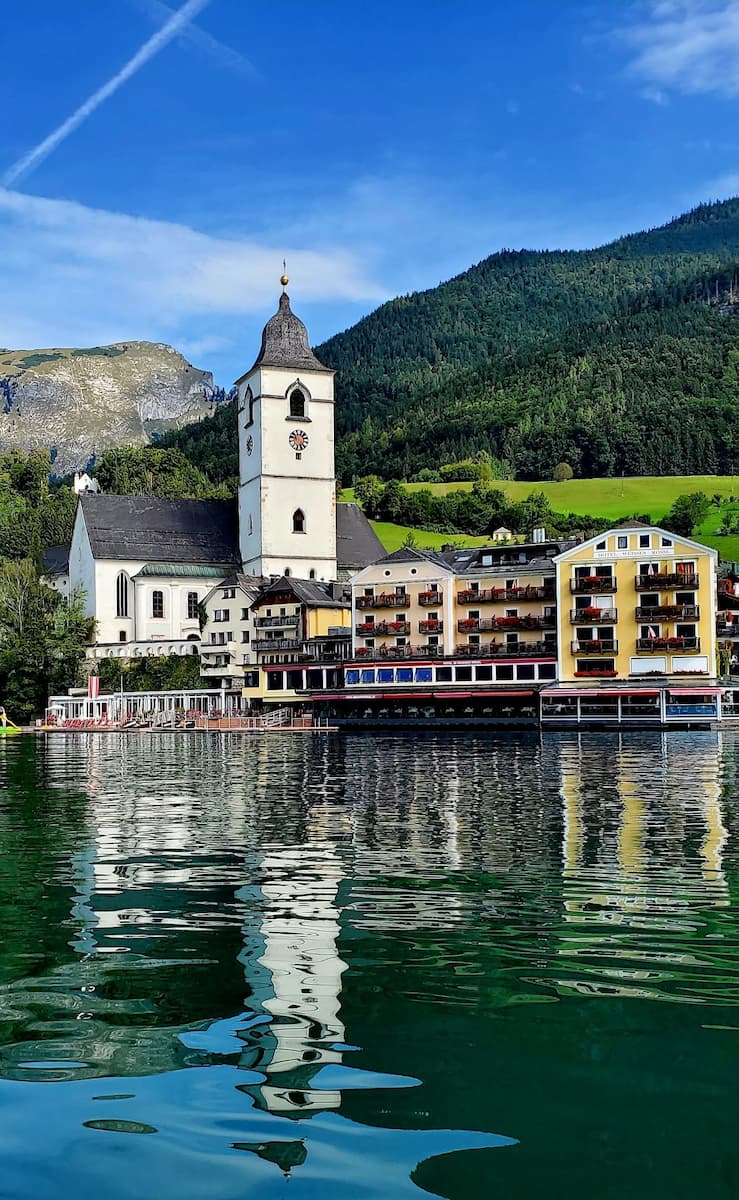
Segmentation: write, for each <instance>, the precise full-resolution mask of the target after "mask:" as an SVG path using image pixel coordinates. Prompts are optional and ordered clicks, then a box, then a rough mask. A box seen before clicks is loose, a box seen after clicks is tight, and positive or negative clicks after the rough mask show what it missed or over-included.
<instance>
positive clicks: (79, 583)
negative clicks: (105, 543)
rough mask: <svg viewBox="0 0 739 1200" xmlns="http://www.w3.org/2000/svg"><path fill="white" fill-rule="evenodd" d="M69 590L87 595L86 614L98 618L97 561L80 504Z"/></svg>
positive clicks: (71, 561)
mask: <svg viewBox="0 0 739 1200" xmlns="http://www.w3.org/2000/svg"><path fill="white" fill-rule="evenodd" d="M69 588H70V591H76V590H77V591H82V592H84V593H85V612H86V614H87V615H88V616H89V617H96V616H97V611H96V601H97V596H96V592H95V560H94V559H93V557H92V547H91V546H90V538H89V536H88V533H87V526H86V525H85V518H84V516H83V515H82V505H81V504H79V503H78V505H77V513H76V515H75V520H74V529H73V531H72V545H71V546H70V549H69Z"/></svg>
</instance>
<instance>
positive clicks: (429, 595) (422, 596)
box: [418, 592, 444, 608]
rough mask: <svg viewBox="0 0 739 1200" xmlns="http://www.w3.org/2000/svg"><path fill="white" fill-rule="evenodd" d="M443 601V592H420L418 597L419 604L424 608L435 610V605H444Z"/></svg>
mask: <svg viewBox="0 0 739 1200" xmlns="http://www.w3.org/2000/svg"><path fill="white" fill-rule="evenodd" d="M443 600H444V593H443V592H419V595H418V603H419V604H420V605H421V606H422V607H423V608H433V606H434V605H435V604H442V603H443Z"/></svg>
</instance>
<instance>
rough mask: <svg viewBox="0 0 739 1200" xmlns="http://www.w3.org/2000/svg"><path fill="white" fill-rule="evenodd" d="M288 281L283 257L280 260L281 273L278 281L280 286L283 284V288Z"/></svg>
mask: <svg viewBox="0 0 739 1200" xmlns="http://www.w3.org/2000/svg"><path fill="white" fill-rule="evenodd" d="M289 282H290V280H289V279H288V277H287V263H286V262H285V260H284V258H283V260H282V274H281V275H280V283H281V284H282V286H283V287H284V288H286V287H287V285H288V283H289Z"/></svg>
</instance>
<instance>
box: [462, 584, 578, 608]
mask: <svg viewBox="0 0 739 1200" xmlns="http://www.w3.org/2000/svg"><path fill="white" fill-rule="evenodd" d="M555 594H556V593H555V590H554V585H553V584H552V585H551V586H549V587H546V586H545V587H535V586H533V585H532V586H530V587H516V588H479V589H475V588H464V589H463V590H462V591H459V592H457V602H458V603H459V604H476V603H477V602H478V601H479V602H480V603H481V604H490V603H495V602H496V601H499V602H502V601H506V600H508V601H521V600H554V598H555Z"/></svg>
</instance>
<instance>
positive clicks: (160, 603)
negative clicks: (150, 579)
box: [151, 589, 164, 620]
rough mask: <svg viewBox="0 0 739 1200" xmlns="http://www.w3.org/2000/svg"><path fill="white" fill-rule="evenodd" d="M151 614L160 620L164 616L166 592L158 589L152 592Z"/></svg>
mask: <svg viewBox="0 0 739 1200" xmlns="http://www.w3.org/2000/svg"><path fill="white" fill-rule="evenodd" d="M151 615H152V617H156V618H157V619H158V620H159V619H161V618H162V617H163V616H164V592H160V591H159V590H158V589H156V590H155V591H153V592H152V593H151Z"/></svg>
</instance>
